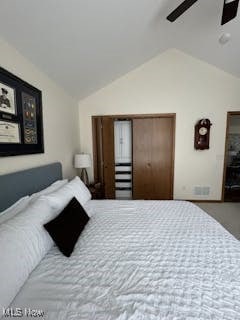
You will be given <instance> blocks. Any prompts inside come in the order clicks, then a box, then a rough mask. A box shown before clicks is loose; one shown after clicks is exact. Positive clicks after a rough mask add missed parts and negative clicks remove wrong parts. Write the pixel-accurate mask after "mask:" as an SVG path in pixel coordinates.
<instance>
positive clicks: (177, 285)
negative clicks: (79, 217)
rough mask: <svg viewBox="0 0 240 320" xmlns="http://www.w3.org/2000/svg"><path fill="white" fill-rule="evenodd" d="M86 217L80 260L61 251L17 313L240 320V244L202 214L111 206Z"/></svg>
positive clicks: (42, 268) (131, 204) (36, 276)
mask: <svg viewBox="0 0 240 320" xmlns="http://www.w3.org/2000/svg"><path fill="white" fill-rule="evenodd" d="M86 209H87V211H88V213H89V215H90V216H91V219H90V221H89V223H88V225H87V227H86V228H85V230H84V231H83V233H82V235H81V236H80V239H79V241H78V243H77V245H76V247H75V251H74V253H73V255H72V257H71V258H69V259H68V258H65V257H64V256H63V255H62V254H61V253H60V252H59V251H58V249H57V248H56V247H53V248H52V249H51V251H50V252H49V253H48V254H47V255H46V256H45V258H44V259H43V260H42V261H41V263H40V264H39V265H38V267H37V268H36V269H35V270H34V271H33V272H32V274H31V276H30V278H29V280H28V281H27V282H26V283H25V285H24V286H23V288H22V289H21V291H20V292H19V294H18V295H17V296H16V298H15V300H14V301H13V303H12V306H11V307H13V308H16V307H21V308H32V309H42V310H43V311H44V312H45V316H44V317H43V319H51V320H70V319H71V320H73V319H74V320H76V319H77V320H84V319H88V320H94V319H97V320H110V319H111V320H112V319H118V320H125V319H131V320H133V319H134V320H135V319H136V320H142V319H144V320H155V319H156V320H167V319H168V320H170V319H171V320H173V319H175V320H177V319H178V320H180V319H181V320H187V319H189V320H190V319H202V320H208V319H209V320H210V319H211V320H214V319H217V320H225V319H229V320H230V319H231V320H234V319H236V320H237V319H240V242H239V241H238V240H236V239H235V238H234V237H233V236H231V235H230V234H229V233H228V232H227V231H226V230H225V229H224V228H223V227H222V226H221V225H220V224H218V223H217V222H216V221H215V220H213V219H212V218H211V217H209V216H208V215H207V214H206V213H204V212H203V211H202V210H201V209H199V208H198V207H197V206H195V205H193V204H191V203H187V202H183V201H110V200H108V201H89V202H88V203H87V204H86ZM26 318H27V317H26ZM28 319H29V317H28Z"/></svg>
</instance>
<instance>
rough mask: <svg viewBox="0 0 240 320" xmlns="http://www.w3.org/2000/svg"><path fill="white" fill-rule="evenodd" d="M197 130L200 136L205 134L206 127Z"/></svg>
mask: <svg viewBox="0 0 240 320" xmlns="http://www.w3.org/2000/svg"><path fill="white" fill-rule="evenodd" d="M198 132H199V134H200V135H201V136H205V135H206V134H207V132H208V129H207V128H205V127H201V128H200V129H199V131H198Z"/></svg>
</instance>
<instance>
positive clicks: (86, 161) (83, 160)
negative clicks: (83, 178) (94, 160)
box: [74, 154, 91, 168]
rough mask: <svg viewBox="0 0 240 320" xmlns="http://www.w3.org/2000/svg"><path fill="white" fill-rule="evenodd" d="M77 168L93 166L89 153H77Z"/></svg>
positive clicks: (75, 159)
mask: <svg viewBox="0 0 240 320" xmlns="http://www.w3.org/2000/svg"><path fill="white" fill-rule="evenodd" d="M74 167H75V168H89V167H91V157H90V155H89V154H76V155H75V157H74Z"/></svg>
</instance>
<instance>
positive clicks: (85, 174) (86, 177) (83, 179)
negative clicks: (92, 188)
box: [80, 168, 89, 186]
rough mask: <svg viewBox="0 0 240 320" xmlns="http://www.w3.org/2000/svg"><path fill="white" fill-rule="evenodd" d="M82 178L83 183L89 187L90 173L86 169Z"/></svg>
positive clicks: (83, 170) (82, 172)
mask: <svg viewBox="0 0 240 320" xmlns="http://www.w3.org/2000/svg"><path fill="white" fill-rule="evenodd" d="M80 178H81V180H82V182H83V183H84V184H85V185H86V186H89V179H88V173H87V170H86V169H85V168H83V169H82V171H81V175H80Z"/></svg>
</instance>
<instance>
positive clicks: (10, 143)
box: [0, 67, 44, 156]
mask: <svg viewBox="0 0 240 320" xmlns="http://www.w3.org/2000/svg"><path fill="white" fill-rule="evenodd" d="M43 152H44V144H43V122H42V93H41V91H40V90H38V89H37V88H35V87H33V86H32V85H30V84H28V83H27V82H25V81H23V80H21V79H20V78H18V77H16V76H15V75H13V74H11V73H10V72H8V71H7V70H5V69H3V68H1V67H0V156H15V155H23V154H34V153H43Z"/></svg>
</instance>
